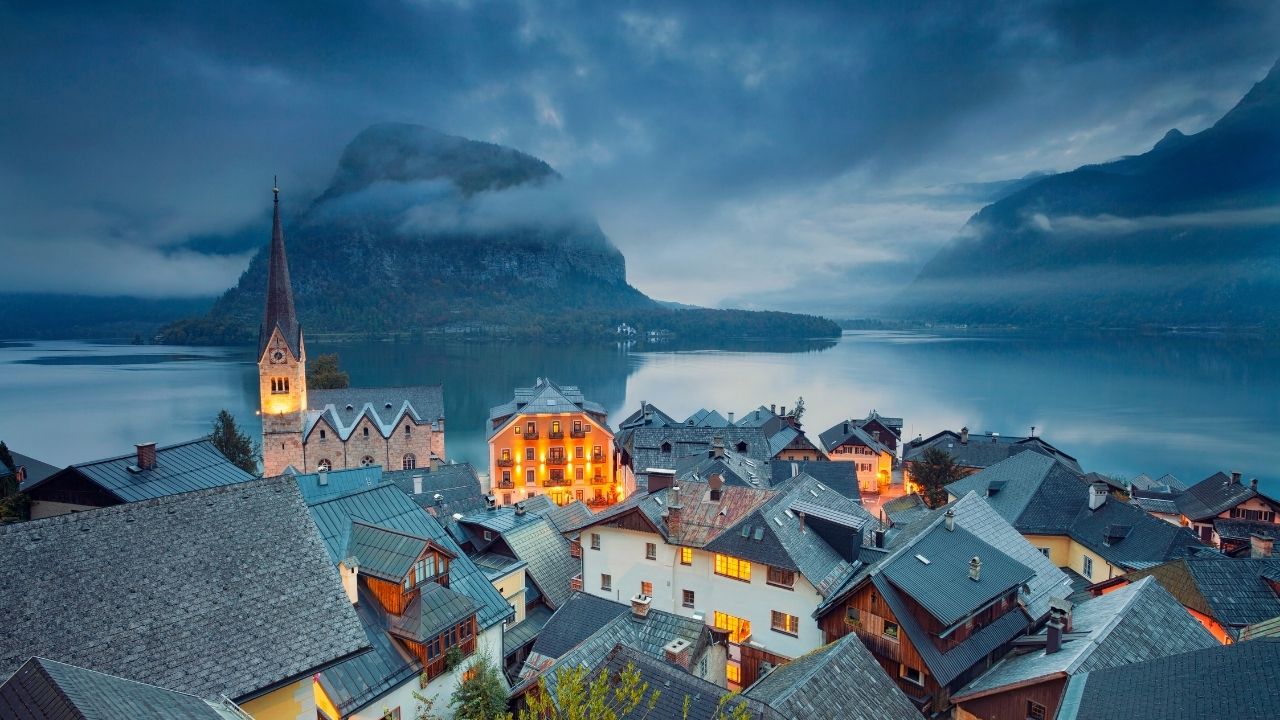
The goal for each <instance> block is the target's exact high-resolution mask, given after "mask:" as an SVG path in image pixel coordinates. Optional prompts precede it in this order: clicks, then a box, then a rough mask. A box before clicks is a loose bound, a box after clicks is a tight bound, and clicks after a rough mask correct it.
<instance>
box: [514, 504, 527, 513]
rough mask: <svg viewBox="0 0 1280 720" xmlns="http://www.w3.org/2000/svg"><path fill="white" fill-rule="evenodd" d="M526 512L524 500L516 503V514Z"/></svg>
mask: <svg viewBox="0 0 1280 720" xmlns="http://www.w3.org/2000/svg"><path fill="white" fill-rule="evenodd" d="M524 513H525V509H524V503H522V502H518V503H516V515H524Z"/></svg>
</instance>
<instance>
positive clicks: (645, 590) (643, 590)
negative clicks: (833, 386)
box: [640, 580, 653, 597]
mask: <svg viewBox="0 0 1280 720" xmlns="http://www.w3.org/2000/svg"><path fill="white" fill-rule="evenodd" d="M640 594H641V595H643V596H645V597H653V583H651V582H649V581H647V580H641V581H640Z"/></svg>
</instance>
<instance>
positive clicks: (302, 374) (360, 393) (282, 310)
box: [258, 187, 445, 476]
mask: <svg viewBox="0 0 1280 720" xmlns="http://www.w3.org/2000/svg"><path fill="white" fill-rule="evenodd" d="M272 192H273V193H274V194H275V214H274V217H273V219H272V223H271V258H270V264H269V265H268V269H267V302H266V311H265V312H264V314H263V317H262V327H261V329H260V330H259V331H258V393H259V397H260V409H259V414H260V415H261V417H262V471H263V473H264V474H265V475H268V476H270V475H280V474H282V473H284V472H285V471H286V470H287V469H288V468H293V469H295V470H297V471H299V472H315V471H320V470H333V469H341V468H351V467H368V466H370V465H381V466H382V467H384V468H386V469H389V470H412V469H414V468H417V467H429V466H430V464H431V463H437V464H438V463H440V462H442V461H443V459H444V456H445V455H444V393H443V391H442V390H441V387H440V386H439V385H417V386H410V387H393V388H343V389H341V390H312V391H310V392H309V393H308V391H307V348H306V342H305V341H304V340H303V336H302V326H301V324H299V322H298V316H297V314H296V312H295V311H294V305H293V288H292V286H291V285H290V283H289V263H288V260H287V259H286V258H285V252H284V231H283V230H282V229H281V227H280V188H278V187H276V188H273V189H272Z"/></svg>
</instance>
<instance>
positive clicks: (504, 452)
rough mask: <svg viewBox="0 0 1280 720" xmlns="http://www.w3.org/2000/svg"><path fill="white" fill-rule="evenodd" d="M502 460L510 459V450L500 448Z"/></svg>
mask: <svg viewBox="0 0 1280 720" xmlns="http://www.w3.org/2000/svg"><path fill="white" fill-rule="evenodd" d="M502 459H503V460H510V459H511V448H502Z"/></svg>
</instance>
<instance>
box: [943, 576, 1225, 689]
mask: <svg viewBox="0 0 1280 720" xmlns="http://www.w3.org/2000/svg"><path fill="white" fill-rule="evenodd" d="M1071 622H1072V632H1070V633H1067V634H1065V635H1064V636H1063V641H1062V647H1061V649H1060V650H1058V652H1055V653H1046V652H1045V648H1043V647H1039V648H1035V649H1032V650H1030V651H1028V652H1025V653H1021V654H1012V655H1010V656H1009V657H1006V658H1005V659H1004V660H1002V661H1001V662H999V663H997V664H996V665H995V666H994V667H992V668H991V670H989V671H988V672H987V673H985V674H984V675H982V676H981V677H979V678H978V679H977V680H975V681H973V682H972V683H970V684H969V685H968V686H967V687H965V688H964V689H963V690H961V691H959V692H957V693H956V695H955V697H956V699H957V700H963V699H964V698H971V697H976V696H981V695H985V694H988V693H990V692H993V691H1000V690H1001V689H1004V688H1008V687H1011V686H1017V685H1021V684H1024V683H1028V682H1036V681H1039V680H1041V679H1044V680H1047V679H1049V678H1051V677H1057V676H1061V675H1063V674H1065V675H1075V674H1076V673H1080V672H1089V671H1092V670H1098V669H1102V668H1108V667H1115V666H1117V665H1127V664H1129V663H1134V662H1141V661H1143V660H1151V659H1154V658H1157V657H1164V656H1166V655H1174V654H1177V653H1182V652H1188V651H1191V650H1199V649H1202V648H1207V647H1212V646H1214V645H1218V644H1220V643H1218V641H1217V640H1215V639H1214V637H1213V636H1212V635H1211V634H1209V631H1208V630H1206V629H1205V628H1204V626H1203V625H1201V624H1200V622H1199V621H1197V620H1196V619H1195V618H1193V617H1191V615H1189V614H1187V611H1186V609H1185V608H1183V607H1182V605H1180V604H1179V603H1178V601H1177V600H1175V599H1174V598H1173V596H1171V595H1170V594H1169V593H1168V592H1167V591H1165V589H1164V588H1162V587H1160V585H1159V583H1157V582H1155V581H1154V580H1152V579H1150V578H1147V579H1143V580H1140V581H1138V582H1137V583H1134V584H1132V585H1129V586H1127V587H1124V588H1121V589H1119V590H1116V591H1114V592H1111V593H1108V594H1106V595H1102V596H1099V597H1096V598H1093V599H1091V600H1089V601H1087V602H1084V603H1081V604H1080V605H1079V606H1077V607H1076V608H1075V609H1074V610H1073V612H1072V621H1071ZM1047 632H1048V631H1047V630H1041V631H1040V632H1039V633H1038V635H1039V637H1042V638H1043V637H1045V636H1046V634H1047Z"/></svg>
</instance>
